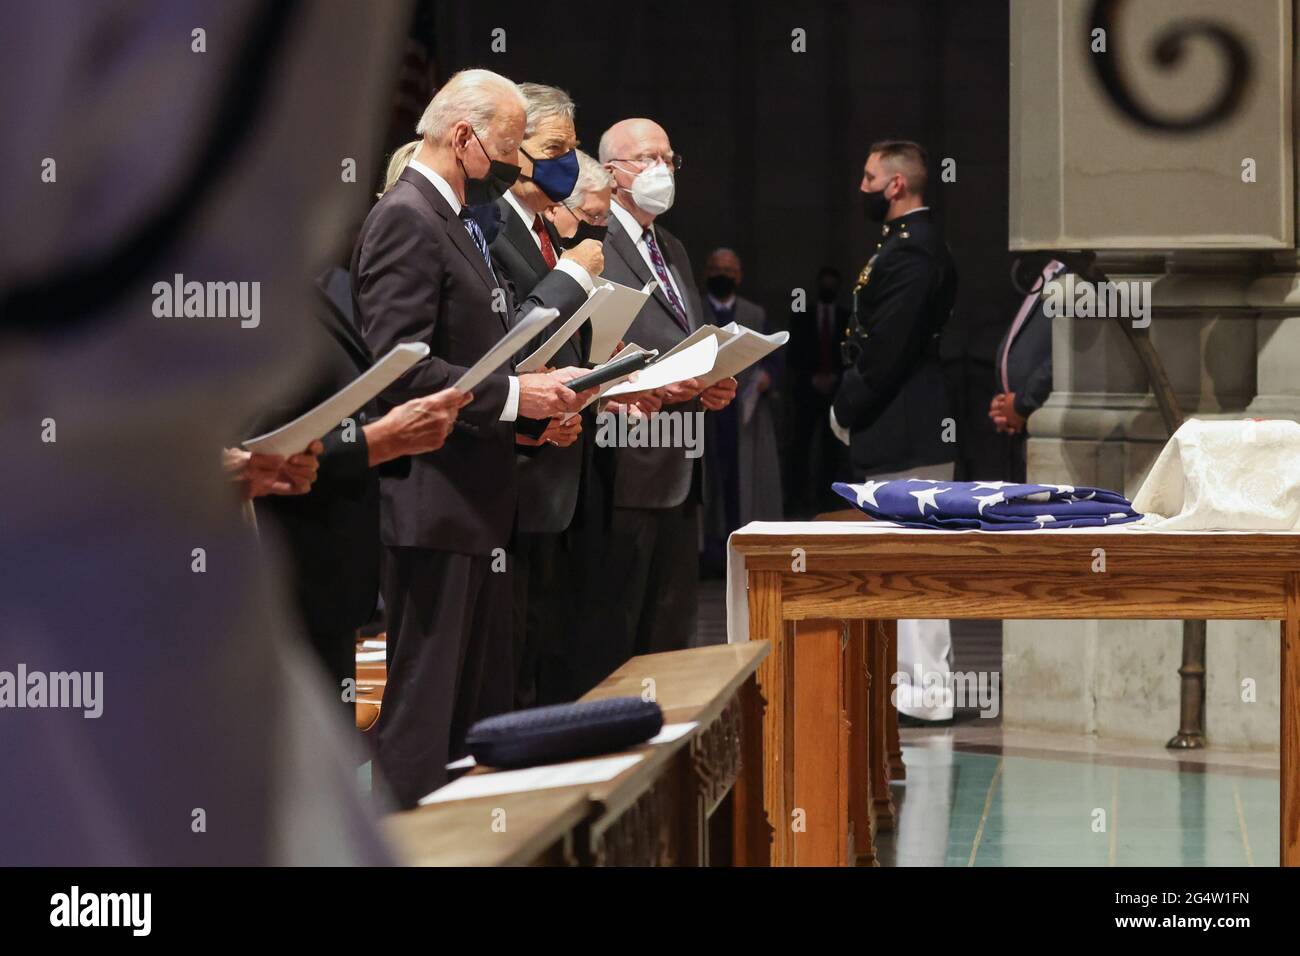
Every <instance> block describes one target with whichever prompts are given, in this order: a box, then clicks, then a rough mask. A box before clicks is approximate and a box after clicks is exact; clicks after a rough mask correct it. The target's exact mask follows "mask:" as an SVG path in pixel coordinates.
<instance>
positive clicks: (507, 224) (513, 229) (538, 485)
mask: <svg viewBox="0 0 1300 956" xmlns="http://www.w3.org/2000/svg"><path fill="white" fill-rule="evenodd" d="M497 205H498V206H499V207H500V208H501V220H502V225H501V231H500V232H499V233H498V234H497V237H496V239H495V240H494V241H493V243H492V257H493V258H494V259H496V260H497V262H499V263H500V264H501V267H502V269H503V270H504V272H505V274H506V276H508V277H509V279H510V282H511V284H512V285H513V286H514V290H515V294H516V295H517V296H529V295H532V294H533V292H534V290H535V289H537V288H538V285H539V284H540V283H541V281H542V280H543V279H545V278H546V277H547V276H548V275H550V274H551V268H550V267H549V266H548V265H547V264H546V260H545V259H543V258H542V253H541V250H540V249H538V248H537V243H536V242H534V241H533V232H532V230H531V228H529V226H528V225H526V224H525V223H524V221H523V219H521V218H520V216H519V213H518V211H516V209H515V208H514V206H512V205H511V204H510V202H509V201H508V200H507V199H506V198H505V197H504V196H503V197H502V198H501V199H498V200H497ZM542 221H543V223H545V228H546V231H547V234H548V235H549V236H550V237H551V245H552V246H553V247H554V249H555V254H556V256H557V257H558V256H559V255H560V254H561V253H562V251H563V250H562V249H561V248H560V236H559V233H558V232H556V231H555V227H554V226H552V225H551V224H550V223H549V222H546V219H545V217H543V219H542ZM561 278H562V279H564V280H565V281H564V282H561V281H560V279H561ZM551 285H552V286H554V287H555V289H556V291H557V292H558V293H560V297H559V298H556V297H555V296H554V295H549V296H547V297H546V298H545V299H543V300H541V304H542V305H544V306H547V307H548V308H556V309H559V310H560V317H559V318H558V319H556V321H555V324H553V325H552V326H551V328H549V329H547V331H546V332H545V333H543V334H542V335H540V336H538V337H537V338H536V339H534V340H533V341H532V342H530V343H528V345H527V346H525V347H524V348H523V349H521V350H520V353H519V355H518V356H517V358H519V359H521V360H522V359H524V358H526V357H527V356H529V355H531V354H532V353H533V352H534V351H536V350H537V349H538V348H539V347H540V346H541V345H542V344H543V343H544V342H545V341H546V340H547V339H549V338H550V337H551V333H552V332H553V331H555V330H556V329H557V328H558V327H559V326H560V325H562V324H563V323H564V322H565V320H567V319H568V318H569V317H570V316H571V315H573V313H574V311H575V310H576V309H577V308H578V307H579V306H581V305H582V303H583V302H585V301H586V300H587V293H586V290H585V289H583V288H582V286H581V284H579V283H578V282H577V281H576V280H575V279H573V278H572V277H571V276H568V275H567V274H565V273H563V272H557V273H555V278H554V279H552V281H551ZM590 348H591V324H590V323H588V322H584V323H583V324H582V327H581V328H580V329H579V330H578V331H577V332H575V333H574V334H573V336H572V337H570V339H569V341H568V342H566V343H565V344H564V346H563V347H561V349H560V350H559V351H558V352H557V353H555V356H554V357H553V358H552V359H550V361H549V363H548V364H549V365H551V366H553V367H555V368H565V367H566V366H570V365H578V366H580V365H586V364H587V355H588V353H589V351H590ZM594 417H595V406H594V405H593V406H591V410H590V412H588V413H585V414H584V424H583V431H582V432H581V433H580V434H579V435H578V439H577V441H575V442H574V443H573V444H572V445H570V446H569V447H567V448H557V447H555V446H552V445H543V446H540V447H530V446H526V445H520V446H519V447H518V452H519V454H518V464H519V530H520V531H523V532H525V533H547V532H549V533H558V532H560V531H563V530H564V529H565V528H567V527H568V526H569V523H570V522H571V521H572V520H573V515H574V508H575V506H576V504H577V500H578V486H579V483H580V481H581V474H582V467H583V460H584V458H585V456H586V448H585V445H586V443H587V441H588V440H589V433H590V427H589V426H590V425H591V423H592V422H593V421H594ZM527 421H528V420H527V419H525V420H524V422H527ZM524 422H521V424H520V427H519V428H518V429H517V431H520V432H521V433H523V434H532V435H534V436H536V435H540V434H541V430H544V428H545V424H546V423H545V422H541V423H540V425H541V426H542V429H540V430H539V429H538V428H536V427H534V426H525V425H524Z"/></svg>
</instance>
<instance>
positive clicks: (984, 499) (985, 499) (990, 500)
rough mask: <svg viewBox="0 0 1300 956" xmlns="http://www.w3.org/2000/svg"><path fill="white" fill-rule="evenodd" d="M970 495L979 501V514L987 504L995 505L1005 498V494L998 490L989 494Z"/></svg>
mask: <svg viewBox="0 0 1300 956" xmlns="http://www.w3.org/2000/svg"><path fill="white" fill-rule="evenodd" d="M972 497H974V499H975V500H976V501H978V502H979V503H980V508H979V513H980V514H983V513H984V509H985V508H987V507H988V506H989V505H996V504H998V503H1000V502H1003V501H1006V500H1007V496H1006V495H1004V494H1003V493H1002V492H1000V491H995V492H993V494H991V495H973V496H972Z"/></svg>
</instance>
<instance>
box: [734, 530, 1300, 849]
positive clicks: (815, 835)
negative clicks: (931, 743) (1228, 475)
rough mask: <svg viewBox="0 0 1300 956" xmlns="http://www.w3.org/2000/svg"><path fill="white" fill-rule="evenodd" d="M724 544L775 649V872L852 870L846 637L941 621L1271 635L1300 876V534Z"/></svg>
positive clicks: (767, 747) (771, 813)
mask: <svg viewBox="0 0 1300 956" xmlns="http://www.w3.org/2000/svg"><path fill="white" fill-rule="evenodd" d="M805 529H806V530H805ZM731 545H732V548H733V549H734V550H735V551H736V552H738V553H739V554H740V555H743V557H744V561H745V576H746V587H747V594H746V595H743V597H744V598H745V599H746V600H747V612H748V634H749V636H750V638H751V639H762V640H766V641H769V642H770V643H771V644H772V653H771V655H770V656H769V657H768V658H767V659H766V660H765V661H764V663H763V666H762V667H761V668H760V669H759V675H758V682H759V687H760V691H761V693H762V696H763V699H764V701H765V702H766V710H765V713H764V718H763V720H764V731H763V737H764V753H765V756H766V766H765V772H764V778H765V782H766V786H767V791H766V793H765V796H764V799H765V807H766V815H767V817H768V819H769V820H770V821H771V822H772V824H773V826H774V827H775V839H774V840H773V843H772V863H773V864H774V865H792V864H798V865H837V864H844V863H852V862H854V852H853V849H852V841H853V831H854V828H855V826H860V825H861V819H860V812H861V811H860V809H857V808H856V806H855V800H861V799H863V798H862V797H861V794H860V793H859V790H858V789H857V783H856V781H857V771H856V770H855V767H856V765H857V764H856V762H857V761H859V760H861V759H862V758H861V754H860V753H858V752H856V749H855V748H857V747H858V746H859V745H860V744H861V742H862V737H861V736H855V735H854V734H853V733H852V732H851V730H852V728H851V727H850V728H848V731H847V732H846V727H845V724H846V723H851V721H850V720H849V718H848V715H849V714H850V713H851V709H850V707H851V705H852V703H853V695H854V694H855V693H856V691H855V690H854V687H853V684H852V680H851V676H852V675H853V674H854V673H856V672H857V669H856V668H855V667H854V666H853V663H852V661H849V662H847V663H846V657H847V656H851V655H853V654H854V653H855V651H854V650H853V649H854V648H855V647H858V646H859V643H858V641H859V638H858V631H855V628H857V629H860V630H861V631H870V630H871V629H873V628H875V629H876V634H877V636H878V637H882V639H883V637H886V636H887V633H888V624H887V623H882V622H893V621H896V620H897V619H899V618H941V617H946V618H997V619H1005V618H1058V619H1060V618H1066V619H1068V618H1080V619H1091V618H1135V619H1158V618H1166V619H1180V620H1181V619H1199V618H1214V619H1230V620H1249V619H1265V620H1268V619H1274V620H1280V621H1281V622H1282V626H1281V690H1282V699H1281V735H1280V743H1279V747H1280V752H1281V858H1282V859H1281V862H1282V865H1284V866H1297V865H1300V780H1298V779H1297V778H1298V776H1300V701H1297V699H1296V695H1297V691H1300V534H1290V533H1286V534H1282V533H1277V534H1269V533H1229V532H1200V533H1193V532H1153V531H1141V530H1134V529H1131V528H1126V527H1124V526H1118V527H1115V528H1111V529H1106V530H1097V529H1077V530H1075V529H1043V530H1038V531H1021V532H1016V531H1005V532H949V531H930V530H923V529H906V528H899V527H897V526H892V525H885V524H882V523H874V522H863V523H852V524H844V525H839V524H828V523H817V522H809V523H806V525H805V526H804V527H800V526H798V525H792V524H789V523H784V524H782V525H780V526H779V531H778V533H771V534H769V533H764V532H763V531H762V529H761V526H757V525H751V526H748V527H747V528H742V529H741V530H740V531H738V532H737V533H736V534H735V535H733V536H732V538H731ZM796 549H802V550H799V551H797V550H796ZM1098 549H1100V550H1098ZM1103 553H1104V559H1105V571H1104V572H1098V571H1094V570H1093V569H1094V567H1097V566H1098V560H1097V559H1098V557H1099V556H1100V555H1102V554H1103ZM734 598H735V596H734V595H733V600H734ZM733 610H734V607H733ZM882 628H883V630H882ZM831 744H834V746H831ZM792 814H795V815H796V817H795V818H796V819H799V820H801V821H802V823H803V828H802V829H800V830H792V829H791V826H790V823H789V821H791V819H792Z"/></svg>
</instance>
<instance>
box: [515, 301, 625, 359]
mask: <svg viewBox="0 0 1300 956" xmlns="http://www.w3.org/2000/svg"><path fill="white" fill-rule="evenodd" d="M613 294H614V287H613V286H612V285H610V284H609V283H608V282H606V283H605V284H604V285H598V286H596V288H595V289H593V290H592V293H591V295H589V296H587V301H586V302H584V303H582V305H580V306H578V308H577V310H576V311H575V312H574V313H573V315H571V316H569V321H567V322H565V323H564V324H563V325H562V326H560V328H559V329H558V330H557V331H556V333H555V334H554V335H552V336H551V337H550V338H549V339H547V340H546V341H545V343H543V344H542V347H541V348H539V349H538V350H537V351H536V352H534V353H533V354H532V355H530V356H528V358H526V359H524V360H523V361H522V362H520V363H519V364H518V365H517V366H515V370H516V371H518V372H536V371H537V370H538V369H539V368H542V367H544V366H545V365H546V363H547V362H549V361H550V360H551V359H553V358H554V357H555V353H556V352H558V351H559V350H560V349H561V348H563V347H564V343H565V342H567V341H569V339H570V338H572V337H573V333H574V332H576V331H578V328H579V327H580V326H581V325H582V323H583V322H586V321H587V320H588V319H589V318H591V316H592V314H593V313H594V312H595V311H596V310H597V309H599V308H600V306H601V303H602V302H605V301H606V300H608V299H609V297H610V296H612V295H613ZM614 341H615V342H617V341H618V340H617V339H615V340H614Z"/></svg>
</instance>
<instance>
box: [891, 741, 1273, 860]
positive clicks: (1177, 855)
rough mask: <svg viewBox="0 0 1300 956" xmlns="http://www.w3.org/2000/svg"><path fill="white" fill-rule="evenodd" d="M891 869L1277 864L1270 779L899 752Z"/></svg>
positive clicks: (927, 750) (942, 750) (931, 750)
mask: <svg viewBox="0 0 1300 956" xmlns="http://www.w3.org/2000/svg"><path fill="white" fill-rule="evenodd" d="M903 759H904V762H905V763H906V764H907V782H906V783H905V784H903V785H901V786H900V785H895V786H894V787H893V788H892V790H893V794H894V801H895V803H896V805H897V807H898V814H899V827H898V832H897V833H895V834H881V835H880V843H879V847H878V849H879V851H880V856H881V862H882V863H883V864H885V865H887V866H888V865H896V866H1044V865H1048V866H1050V865H1060V866H1247V865H1254V866H1276V865H1277V862H1278V789H1277V780H1276V778H1274V779H1268V778H1262V777H1254V776H1242V775H1238V774H1232V773H1226V772H1214V773H1186V772H1185V773H1180V772H1178V771H1177V770H1173V769H1146V768H1134V767H1123V766H1114V765H1109V764H1105V763H1088V762H1077V763H1076V762H1073V761H1065V760H1052V759H1044V758H1037V757H1021V756H1006V757H996V756H986V755H983V754H970V753H953V752H952V751H951V750H949V749H947V748H946V747H942V746H940V747H932V746H926V747H905V748H904V750H903Z"/></svg>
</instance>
